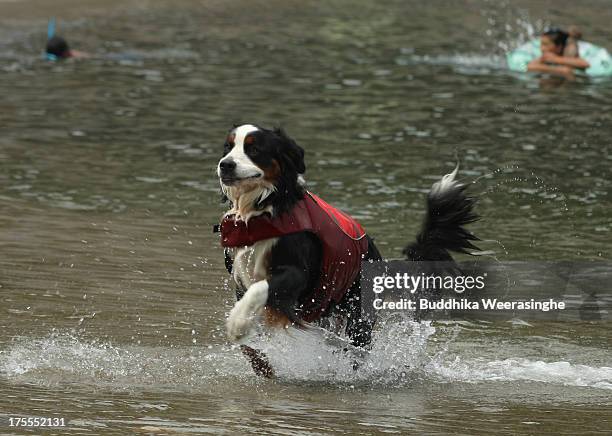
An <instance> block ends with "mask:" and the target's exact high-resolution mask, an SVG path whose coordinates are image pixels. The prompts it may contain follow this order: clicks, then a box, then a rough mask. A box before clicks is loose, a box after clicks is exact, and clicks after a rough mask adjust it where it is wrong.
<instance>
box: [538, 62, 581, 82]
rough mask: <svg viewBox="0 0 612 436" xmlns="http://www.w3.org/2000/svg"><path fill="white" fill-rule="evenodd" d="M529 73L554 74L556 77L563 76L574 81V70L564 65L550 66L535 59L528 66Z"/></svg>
mask: <svg viewBox="0 0 612 436" xmlns="http://www.w3.org/2000/svg"><path fill="white" fill-rule="evenodd" d="M527 71H531V72H532V73H545V74H552V75H555V76H562V77H565V78H566V79H573V78H574V73H573V72H572V69H571V68H569V67H566V66H563V65H548V64H545V63H544V62H542V61H540V59H534V60H533V61H531V62H529V63H528V64H527Z"/></svg>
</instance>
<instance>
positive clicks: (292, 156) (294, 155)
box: [274, 127, 306, 174]
mask: <svg viewBox="0 0 612 436" xmlns="http://www.w3.org/2000/svg"><path fill="white" fill-rule="evenodd" d="M274 133H275V134H276V136H278V137H279V139H280V140H281V146H282V147H283V149H282V150H281V154H282V155H285V156H287V158H288V160H289V161H290V162H291V165H292V166H293V168H294V169H295V171H296V172H297V173H298V174H304V173H305V172H306V165H305V164H304V149H303V148H302V147H300V146H299V145H297V142H295V141H294V140H293V139H291V138H290V137H289V136H288V135H287V134H286V133H285V131H284V130H283V129H282V128H280V127H276V128H275V129H274Z"/></svg>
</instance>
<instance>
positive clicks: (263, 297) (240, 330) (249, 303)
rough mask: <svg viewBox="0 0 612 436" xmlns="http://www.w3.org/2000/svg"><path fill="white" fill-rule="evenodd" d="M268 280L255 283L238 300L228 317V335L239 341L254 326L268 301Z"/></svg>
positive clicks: (226, 324) (231, 338)
mask: <svg viewBox="0 0 612 436" xmlns="http://www.w3.org/2000/svg"><path fill="white" fill-rule="evenodd" d="M268 289H269V285H268V281H267V280H261V281H259V282H255V283H253V284H252V285H251V286H250V287H249V289H248V290H247V291H246V293H245V294H244V296H243V297H242V298H241V299H240V300H239V301H238V302H236V304H235V305H234V307H233V308H232V310H231V311H230V314H229V316H228V318H227V321H226V323H225V326H226V328H227V337H228V338H229V339H230V340H232V341H237V340H238V339H240V338H242V337H243V336H245V335H247V334H248V333H249V331H251V329H252V328H253V323H254V321H255V318H256V317H257V316H258V315H260V314H261V312H262V310H263V308H264V307H265V306H266V302H267V301H268Z"/></svg>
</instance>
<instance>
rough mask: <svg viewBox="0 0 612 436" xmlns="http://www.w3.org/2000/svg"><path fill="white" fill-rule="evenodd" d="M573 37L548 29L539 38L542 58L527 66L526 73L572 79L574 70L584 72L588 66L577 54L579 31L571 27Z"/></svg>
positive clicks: (558, 30) (556, 29) (555, 29)
mask: <svg viewBox="0 0 612 436" xmlns="http://www.w3.org/2000/svg"><path fill="white" fill-rule="evenodd" d="M572 27H573V28H572V30H573V35H571V34H570V33H568V32H565V31H563V30H561V29H558V28H553V29H549V30H547V31H546V32H544V33H543V34H542V36H541V37H540V50H541V51H542V56H540V57H539V58H537V59H534V60H532V61H531V62H529V64H527V71H531V72H535V73H546V74H552V75H555V76H562V77H565V78H566V79H573V78H574V70H575V69H578V70H586V69H587V68H589V67H590V64H589V63H588V62H587V61H586V60H584V59H582V58H581V57H580V56H579V53H578V43H577V40H578V39H579V37H580V36H581V34H580V30H579V29H578V28H577V27H575V26H572Z"/></svg>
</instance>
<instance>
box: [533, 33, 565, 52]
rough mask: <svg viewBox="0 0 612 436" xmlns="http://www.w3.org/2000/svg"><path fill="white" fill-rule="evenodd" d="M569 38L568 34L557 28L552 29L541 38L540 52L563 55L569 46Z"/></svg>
mask: <svg viewBox="0 0 612 436" xmlns="http://www.w3.org/2000/svg"><path fill="white" fill-rule="evenodd" d="M568 37H569V35H568V33H567V32H565V31H563V30H561V29H559V28H557V27H553V28H550V29H548V30H546V31H545V32H544V33H542V36H541V37H540V50H542V53H545V52H552V53H555V54H558V55H561V54H563V50H564V49H565V45H566V44H567V38H568Z"/></svg>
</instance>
